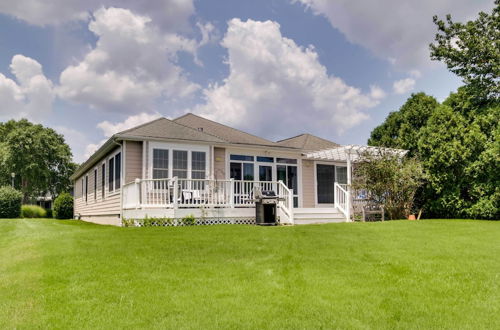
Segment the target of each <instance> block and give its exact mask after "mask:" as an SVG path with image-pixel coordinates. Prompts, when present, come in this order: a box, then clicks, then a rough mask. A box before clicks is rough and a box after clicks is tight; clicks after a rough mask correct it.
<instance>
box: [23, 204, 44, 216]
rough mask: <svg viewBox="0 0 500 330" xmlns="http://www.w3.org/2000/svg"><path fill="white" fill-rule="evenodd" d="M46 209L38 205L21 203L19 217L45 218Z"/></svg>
mask: <svg viewBox="0 0 500 330" xmlns="http://www.w3.org/2000/svg"><path fill="white" fill-rule="evenodd" d="M46 216H47V211H45V209H44V208H43V207H40V206H38V205H22V206H21V218H45V217H46Z"/></svg>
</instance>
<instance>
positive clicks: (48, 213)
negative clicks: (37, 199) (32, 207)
mask: <svg viewBox="0 0 500 330" xmlns="http://www.w3.org/2000/svg"><path fill="white" fill-rule="evenodd" d="M45 212H47V215H46V217H47V218H53V216H52V209H45Z"/></svg>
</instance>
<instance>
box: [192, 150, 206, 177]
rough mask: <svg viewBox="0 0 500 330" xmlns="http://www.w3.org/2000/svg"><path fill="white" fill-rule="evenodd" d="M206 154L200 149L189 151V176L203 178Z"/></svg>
mask: <svg viewBox="0 0 500 330" xmlns="http://www.w3.org/2000/svg"><path fill="white" fill-rule="evenodd" d="M205 170H206V154H205V153H204V152H201V151H193V152H192V153H191V178H192V179H205V177H206V176H205Z"/></svg>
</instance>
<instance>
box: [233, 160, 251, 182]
mask: <svg viewBox="0 0 500 330" xmlns="http://www.w3.org/2000/svg"><path fill="white" fill-rule="evenodd" d="M229 175H230V176H229V177H230V178H231V179H235V180H247V181H253V179H254V175H253V164H252V163H231V164H229Z"/></svg>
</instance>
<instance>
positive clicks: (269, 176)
mask: <svg viewBox="0 0 500 330" xmlns="http://www.w3.org/2000/svg"><path fill="white" fill-rule="evenodd" d="M272 180H273V167H272V166H263V165H260V166H259V181H272Z"/></svg>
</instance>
